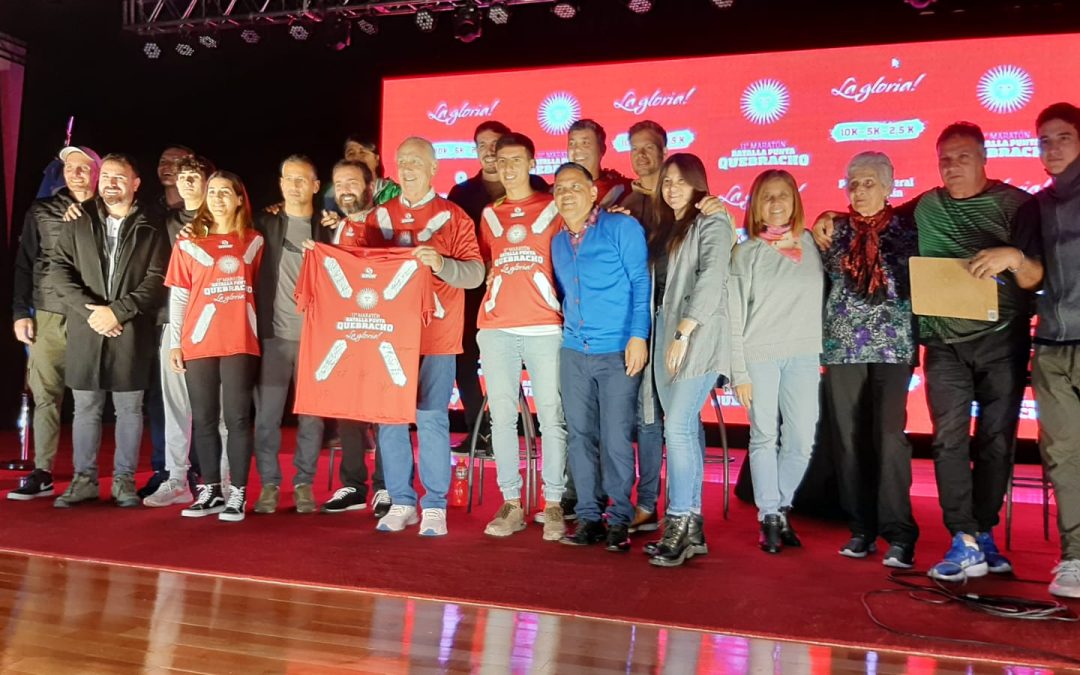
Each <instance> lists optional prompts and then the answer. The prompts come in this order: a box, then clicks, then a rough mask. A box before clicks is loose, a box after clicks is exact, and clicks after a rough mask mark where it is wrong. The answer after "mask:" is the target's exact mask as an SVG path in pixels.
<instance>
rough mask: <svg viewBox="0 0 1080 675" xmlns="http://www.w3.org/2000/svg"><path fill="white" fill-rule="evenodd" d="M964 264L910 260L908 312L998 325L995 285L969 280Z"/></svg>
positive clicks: (990, 281) (949, 260)
mask: <svg viewBox="0 0 1080 675" xmlns="http://www.w3.org/2000/svg"><path fill="white" fill-rule="evenodd" d="M967 262H968V261H967V260H966V259H965V258H925V257H913V258H911V260H910V267H909V269H910V274H911V310H912V311H913V312H914V313H915V314H919V315H923V316H947V317H951V318H954V319H975V320H977V321H997V320H998V284H997V282H996V281H994V280H993V279H976V278H975V277H973V276H971V273H969V272H968V269H967Z"/></svg>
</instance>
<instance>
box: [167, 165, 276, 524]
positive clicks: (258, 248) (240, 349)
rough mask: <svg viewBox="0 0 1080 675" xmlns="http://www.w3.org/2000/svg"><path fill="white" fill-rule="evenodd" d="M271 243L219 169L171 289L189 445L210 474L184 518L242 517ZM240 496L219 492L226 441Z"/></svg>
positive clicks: (176, 253)
mask: <svg viewBox="0 0 1080 675" xmlns="http://www.w3.org/2000/svg"><path fill="white" fill-rule="evenodd" d="M262 247H263V238H262V235H260V234H258V233H257V232H255V230H254V229H253V227H252V218H251V203H250V202H249V200H248V196H247V191H246V190H245V189H244V184H243V183H242V182H241V181H240V178H239V177H238V176H237V175H236V174H233V173H230V172H228V171H218V172H216V173H214V174H213V175H211V176H210V178H209V179H207V182H206V200H205V201H204V202H203V205H202V206H201V207H199V210H198V212H197V213H196V214H195V218H194V220H192V222H191V237H190V238H186V239H180V240H179V241H177V243H176V246H175V247H174V248H173V252H172V258H171V260H170V261H169V272H168V274H167V275H166V277H165V285H166V286H169V287H170V288H171V289H172V292H171V295H170V298H169V321H170V327H171V333H172V334H171V336H170V340H171V341H172V350H171V351H170V356H169V358H170V361H171V366H172V369H173V370H174V371H175V372H178V373H184V379H185V381H186V382H187V387H188V394H189V396H190V398H191V422H192V434H191V440H192V443H193V444H194V445H195V452H196V454H197V456H198V458H199V465H200V466H201V467H202V470H203V484H202V485H200V486H199V494H198V496H197V497H196V499H195V502H194V503H193V504H192V505H191V506H190V507H188V508H186V509H184V510H183V512H182V515H184V516H187V517H192V518H198V517H201V516H208V515H211V514H214V513H217V514H220V515H219V516H218V518H219V519H221V520H227V521H240V520H243V519H244V505H245V488H246V486H247V477H248V470H249V467H250V464H251V456H252V451H253V441H252V432H251V412H250V411H251V398H252V391H253V390H254V387H255V378H256V375H257V374H258V372H259V338H258V333H257V329H256V321H255V293H254V284H255V279H256V278H257V277H258V269H259V261H260V260H261V259H262ZM221 417H224V419H225V427H226V428H227V429H228V432H229V433H228V441H227V447H226V452H227V453H228V457H229V470H230V472H231V474H232V491H231V492H230V493H229V494H228V495H225V494H223V492H222V488H221V452H222V448H221V436H220V435H219V434H218V423H219V420H220V418H221Z"/></svg>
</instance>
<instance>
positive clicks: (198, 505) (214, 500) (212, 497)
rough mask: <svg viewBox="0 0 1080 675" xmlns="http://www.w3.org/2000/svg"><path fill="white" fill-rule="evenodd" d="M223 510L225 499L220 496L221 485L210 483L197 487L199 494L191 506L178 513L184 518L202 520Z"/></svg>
mask: <svg viewBox="0 0 1080 675" xmlns="http://www.w3.org/2000/svg"><path fill="white" fill-rule="evenodd" d="M224 510H225V497H224V496H222V494H221V485H220V484H219V483H212V484H210V485H207V484H205V483H204V484H202V485H200V486H199V494H198V495H197V496H196V497H195V501H194V502H192V504H191V506H189V507H187V508H186V509H184V510H183V511H181V512H180V515H181V516H184V517H185V518H202V517H203V516H210V515H213V514H215V513H221V512H222V511H224Z"/></svg>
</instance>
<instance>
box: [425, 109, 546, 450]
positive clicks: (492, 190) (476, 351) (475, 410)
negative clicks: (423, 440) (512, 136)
mask: <svg viewBox="0 0 1080 675" xmlns="http://www.w3.org/2000/svg"><path fill="white" fill-rule="evenodd" d="M508 133H510V128H509V127H507V126H506V125H505V124H503V123H502V122H498V121H495V120H487V121H485V122H481V123H480V125H479V126H478V127H476V131H474V132H473V142H474V143H476V157H477V159H479V160H480V171H479V172H478V173H477V174H476V175H475V176H473V177H472V178H470V179H468V180H466V181H464V182H462V183H458V184H457V185H455V186H454V187H452V188H451V189H450V193H449V194H448V195H447V196H446V198H447V199H449V200H450V201H452V202H454V203H455V204H457V205H458V206H460V207H461V208H462V210H463V211H465V213H467V214H469V217H470V218H472V220H473V223H474V225H475V226H476V238H477V240H479V239H480V215H481V214H482V213H483V212H484V207H485V206H487V205H488V204H491V203H493V202H494V201H496V200H498V199H502V198H503V197H505V196H506V188H504V187H503V184H502V182H501V181H499V170H498V169H497V168H496V166H495V144H496V143H497V142H498V141H499V138H501V137H502V136H505V135H506V134H508ZM529 183H530V186H531V187H532V189H533V190H534V191H536V192H547V191H548V190H550V189H551V186H550V185H548V184H547V182H546V181H544V179H543V178H541V177H540V176H537V175H535V174H533V175H531V176H530V177H529ZM485 290H486V289H485V287H484V285H483V284H481V285H480V287H479V288H472V289H468V290H466V291H465V332H464V333H463V335H462V342H461V347H462V349H463V350H464V351H463V352H462V353H460V354H458V356H457V386H458V393H459V394H460V395H461V405H462V407H463V408H465V423H466V425H467V428H468V429H469V430H470V431H471V430H472V427H473V425H474V424H475V423H476V420H477V419H478V418H479V416H480V413H481V412H482V411H481V409H480V408H481V406H482V405H483V403H484V393H483V391H481V389H480V377H479V375H478V374H477V368H476V364H477V362H478V361H479V360H480V348H479V347H478V346H477V344H476V316H477V314H479V313H480V303H481V302H482V301H483V299H484V292H485ZM477 448H478V449H479V450H481V451H484V452H491V429H490V427H486V428H484V429H483V430H481V434H480V440H479V441H478V442H477ZM454 451H455V452H468V445H467V444H465V443H464V442H462V443H461V444H459V445H457V446H455V447H454Z"/></svg>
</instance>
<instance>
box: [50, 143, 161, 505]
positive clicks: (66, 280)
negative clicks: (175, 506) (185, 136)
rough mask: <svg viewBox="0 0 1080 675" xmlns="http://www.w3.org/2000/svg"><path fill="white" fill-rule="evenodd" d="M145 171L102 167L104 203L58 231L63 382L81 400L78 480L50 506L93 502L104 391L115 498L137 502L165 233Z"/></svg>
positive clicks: (54, 273) (119, 164) (54, 262)
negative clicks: (149, 197)
mask: <svg viewBox="0 0 1080 675" xmlns="http://www.w3.org/2000/svg"><path fill="white" fill-rule="evenodd" d="M138 189H139V174H138V170H137V169H136V167H135V162H134V160H132V159H131V158H130V157H128V156H126V155H120V154H110V155H107V156H106V157H105V159H104V160H102V162H101V174H100V177H99V179H98V192H99V194H100V196H99V198H98V199H96V200H95V201H94V202H92V203H91V204H90V205H88V206H89V208H87V209H86V210H85V212H84V213H83V215H81V216H80V217H79V218H78V219H76V220H75V221H74V222H72V223H71V224H70V225H69V226H68V227H65V228H63V229H62V232H61V235H60V238H59V240H58V241H57V243H56V247H55V250H54V252H53V256H52V259H51V262H50V268H49V277H48V279H49V282H50V283H51V284H52V287H53V288H54V289H55V291H56V295H57V296H58V297H59V299H60V301H61V302H62V303H63V306H64V313H65V316H66V317H67V330H68V337H69V338H70V339H69V340H68V345H67V351H66V365H65V367H66V380H67V384H68V386H69V387H71V389H72V393H73V394H74V398H75V419H74V422H73V424H72V444H73V446H74V464H75V477H74V478H73V479H72V481H71V484H70V485H69V486H68V489H67V490H66V491H65V492H64V494H62V495H61V496H59V497H57V499H56V501H55V502H54V506H56V507H58V508H67V507H70V506H72V505H74V504H77V503H79V502H83V501H86V500H91V499H97V497H98V482H97V478H98V467H97V454H98V448H99V446H100V445H101V416H102V412H103V411H104V408H105V397H106V394H107V393H109V392H112V398H113V407H114V408H115V409H116V432H115V433H116V452H115V455H114V459H113V482H112V496H113V498H114V499H115V500H116V503H117V505H119V506H137V505H138V504H139V498H138V496H137V495H136V493H135V470H136V468H137V466H138V460H139V446H140V444H141V441H142V424H143V417H142V414H143V392H144V391H145V390H146V387H147V386H148V385H149V382H150V377H149V374H150V369H151V366H152V364H153V362H154V353H155V350H156V345H155V343H154V340H155V337H156V328H155V325H154V324H155V320H156V318H157V311H158V308H159V307H160V306H161V304H162V303H163V302H164V299H165V287H164V281H165V267H166V264H167V263H168V255H169V250H168V244H167V242H166V235H165V231H164V227H163V226H162V224H161V223H160V222H155V221H154V218H153V216H152V215H151V212H150V211H149V210H148V209H146V208H144V207H143V206H142V205H141V204H139V203H138V202H136V201H135V193H136V191H137V190H138Z"/></svg>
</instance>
